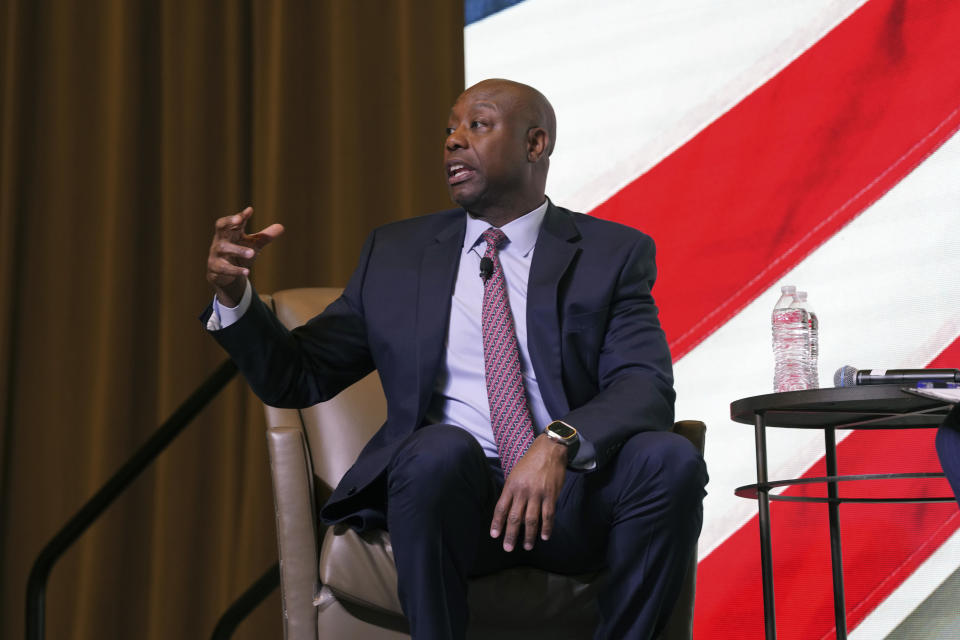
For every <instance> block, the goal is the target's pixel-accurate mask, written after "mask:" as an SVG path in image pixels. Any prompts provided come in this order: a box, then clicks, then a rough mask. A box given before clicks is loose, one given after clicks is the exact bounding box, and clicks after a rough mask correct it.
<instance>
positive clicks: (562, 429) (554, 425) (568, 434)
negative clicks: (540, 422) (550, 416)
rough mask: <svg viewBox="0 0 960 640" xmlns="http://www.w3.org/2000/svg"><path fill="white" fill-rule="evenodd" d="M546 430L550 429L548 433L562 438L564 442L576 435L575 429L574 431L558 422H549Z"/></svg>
mask: <svg viewBox="0 0 960 640" xmlns="http://www.w3.org/2000/svg"><path fill="white" fill-rule="evenodd" d="M547 428H548V429H550V431H552V432H554V433H555V434H557V435H558V436H560V437H561V438H563V439H564V440H566V439H567V438H572V437H573V436H574V435H575V434H576V433H577V430H576V429H574V428H573V427H571V426H570V425H568V424H565V423H563V422H559V421H558V422H551V423H550V426H549V427H547Z"/></svg>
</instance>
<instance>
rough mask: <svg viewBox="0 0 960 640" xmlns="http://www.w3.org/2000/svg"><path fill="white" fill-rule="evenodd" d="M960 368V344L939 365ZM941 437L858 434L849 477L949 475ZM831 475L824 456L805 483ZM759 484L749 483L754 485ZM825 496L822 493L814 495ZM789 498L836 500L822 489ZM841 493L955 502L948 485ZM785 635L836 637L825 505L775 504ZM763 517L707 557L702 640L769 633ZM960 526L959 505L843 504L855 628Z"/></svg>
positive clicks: (850, 446)
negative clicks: (939, 450)
mask: <svg viewBox="0 0 960 640" xmlns="http://www.w3.org/2000/svg"><path fill="white" fill-rule="evenodd" d="M958 365H960V338H958V339H956V340H954V342H953V343H952V344H951V345H950V346H949V347H947V349H945V350H944V351H943V352H942V353H941V354H940V355H939V356H937V358H936V359H935V360H934V361H933V362H931V363H930V364H929V365H928V366H930V367H957V366H958ZM935 434H936V431H935V430H934V429H903V430H891V431H855V432H853V433H852V434H850V436H849V437H847V438H846V439H844V440H843V441H842V442H841V443H840V444H839V445H838V446H837V466H838V471H839V473H841V474H843V475H847V474H851V475H853V474H862V473H898V472H918V471H939V470H940V463H939V461H938V460H937V454H936V449H935V447H934V437H935ZM825 475H826V465H825V463H824V460H823V458H821V459H820V460H819V461H818V462H817V463H816V464H815V465H813V467H812V468H811V469H810V470H809V471H807V473H805V474H804V475H803V477H805V478H810V477H818V476H825ZM748 481H749V480H747V479H744V484H746V483H747V482H748ZM815 491H819V493H814V492H815ZM785 493H786V494H787V495H826V493H825V489H824V488H823V487H822V486H818V487H817V488H814V489H810V488H806V487H794V488H791V489H789V490H787V491H786V492H785ZM841 495H843V496H846V497H857V496H874V497H877V496H895V495H901V496H949V495H951V493H950V487H949V485H948V484H947V482H946V481H945V480H940V479H938V480H899V481H889V480H884V481H880V480H875V481H871V482H860V483H847V484H845V485H844V486H842V487H841ZM770 523H771V533H772V548H773V576H774V586H775V592H776V605H777V606H776V615H777V637H778V638H781V639H782V640H791V639H797V640H809V639H810V638H833V637H835V631H836V630H835V628H834V620H833V586H832V581H831V574H830V540H829V529H828V523H827V509H826V506H825V505H822V504H794V503H773V504H772V505H771V515H770ZM758 526H759V525H758V522H757V518H756V517H754V518H752V519H751V520H750V522H748V523H747V524H745V525H744V526H743V527H741V528H740V529H738V530H737V532H736V533H734V534H733V535H732V536H730V537H729V538H727V539H726V540H725V541H724V542H723V543H722V544H721V545H720V546H719V547H717V548H716V549H714V551H713V552H712V553H711V554H710V555H709V556H707V557H706V558H704V559H703V560H702V561H701V562H700V565H699V568H698V572H697V607H696V617H695V622H694V636H695V637H697V638H759V637H761V636H762V634H763V593H762V588H761V578H760V535H759V528H758ZM958 526H960V513H958V511H957V504H956V503H954V502H950V503H937V504H849V505H841V510H840V531H841V536H842V546H843V567H844V583H845V584H844V587H845V590H844V591H845V596H846V597H845V602H846V606H847V625H848V626H849V627H850V628H851V629H852V628H854V627H855V626H856V625H858V624H859V623H860V622H862V621H863V619H864V617H866V615H867V614H868V613H870V612H871V611H872V610H873V609H874V608H875V607H876V606H877V605H878V604H879V603H880V602H882V601H883V599H884V598H886V597H887V596H888V595H890V593H892V592H893V590H894V589H896V588H897V587H898V586H899V585H900V584H901V583H902V582H903V580H904V579H906V578H907V577H908V576H909V575H910V574H911V573H913V571H914V570H915V569H916V568H917V567H918V566H919V565H920V564H921V563H922V562H923V561H924V560H926V559H927V558H929V557H930V554H931V553H933V552H934V551H935V550H936V549H937V548H938V547H939V546H940V545H941V544H943V542H944V541H945V540H946V539H947V538H948V537H949V536H950V535H951V534H952V533H953V532H954V531H956V529H957V528H958Z"/></svg>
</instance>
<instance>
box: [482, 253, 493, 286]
mask: <svg viewBox="0 0 960 640" xmlns="http://www.w3.org/2000/svg"><path fill="white" fill-rule="evenodd" d="M492 275H493V260H491V259H490V258H480V277H481V278H483V281H484V282H486V281H487V280H489V279H490V276H492Z"/></svg>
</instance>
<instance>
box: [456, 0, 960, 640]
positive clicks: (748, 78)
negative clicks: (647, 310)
mask: <svg viewBox="0 0 960 640" xmlns="http://www.w3.org/2000/svg"><path fill="white" fill-rule="evenodd" d="M466 9H467V26H466V27H465V34H464V38H465V64H466V80H467V85H468V86H469V85H470V84H473V83H474V82H476V81H478V80H481V79H483V78H488V77H505V78H510V79H514V80H518V81H521V82H526V83H529V84H531V85H533V86H535V87H537V88H538V89H540V90H541V91H542V92H543V93H544V94H545V95H546V96H547V97H548V98H549V99H550V100H551V102H552V103H553V105H554V107H555V109H556V111H557V119H558V134H557V147H556V151H555V153H554V155H553V157H552V161H551V169H550V178H549V180H548V184H547V193H548V195H549V196H550V197H551V198H552V199H553V200H554V202H556V203H558V204H560V205H563V206H566V207H568V208H571V209H574V210H580V211H584V212H589V213H591V214H592V215H595V216H597V217H601V218H606V219H610V220H616V221H619V222H623V223H625V224H628V225H630V226H634V227H636V228H638V229H641V230H643V231H645V232H647V233H649V234H650V235H651V236H653V238H654V239H655V240H656V242H657V262H658V267H659V278H658V281H657V284H656V287H655V288H654V295H655V296H656V298H657V302H658V304H659V306H660V314H661V321H662V323H663V326H664V329H665V331H666V333H667V338H668V340H669V342H670V346H671V350H672V352H673V358H674V368H675V371H674V372H675V377H676V388H677V394H678V397H677V418H678V419H686V418H695V419H700V420H703V421H704V422H706V423H707V428H708V434H707V452H706V458H707V465H708V468H709V472H710V477H711V481H710V484H709V485H708V487H707V489H708V491H709V495H708V497H707V499H706V501H705V503H704V509H705V514H704V527H703V533H702V535H701V538H700V550H699V557H700V565H699V573H698V584H697V605H696V622H695V636H696V637H697V638H700V639H707V638H759V637H762V635H763V604H762V597H761V582H760V553H759V536H758V528H757V516H756V513H757V505H756V502H753V501H748V500H745V499H742V498H738V497H735V496H734V495H733V490H734V488H735V487H737V486H740V485H744V484H748V483H750V482H753V481H755V478H756V466H755V458H754V441H753V430H752V428H751V427H749V426H746V425H740V424H736V423H733V422H731V420H730V418H729V404H730V402H731V401H733V400H736V399H738V398H743V397H747V396H753V395H759V394H764V393H770V392H771V391H772V377H773V356H772V351H771V346H770V312H771V311H772V309H773V306H774V303H775V302H776V300H777V298H778V297H779V288H780V286H781V285H783V284H795V285H797V286H798V288H799V289H803V290H807V291H809V295H810V301H811V302H812V304H813V306H814V308H815V310H816V311H817V314H818V316H819V318H820V325H821V330H820V334H821V338H820V382H821V386H830V385H832V377H833V371H834V370H835V369H837V368H838V367H840V366H842V365H845V364H851V365H854V366H856V367H858V368H919V367H925V366H944V367H960V339H958V338H960V240H958V233H957V231H958V226H960V225H958V223H960V134H958V133H957V129H958V125H960V2H957V1H956V0H722V1H717V0H592V1H591V2H584V1H581V0H514V1H511V0H486V1H484V0H466ZM844 436H845V437H844ZM933 436H934V432H933V430H912V431H883V432H876V431H874V432H852V433H849V434H848V433H846V432H844V433H843V434H841V435H840V437H841V438H842V440H841V442H840V444H839V446H838V459H839V472H840V473H841V474H857V473H871V472H872V473H876V472H897V471H937V470H939V465H938V462H937V459H936V453H935V451H934V447H933ZM768 448H769V456H770V477H771V478H792V477H799V476H820V475H825V472H824V469H823V467H824V464H823V435H822V433H821V432H819V431H812V432H808V431H805V430H787V429H771V430H769V431H768ZM790 491H793V490H790ZM842 491H844V492H845V493H846V495H866V494H869V495H894V494H904V493H909V494H916V495H945V494H947V493H948V492H949V488H948V487H947V485H946V483H945V482H942V481H930V480H927V481H919V480H918V481H900V482H899V483H898V484H896V485H893V484H891V483H886V484H876V483H874V484H867V483H860V484H858V485H856V486H850V487H847V486H845V487H843V488H842ZM771 522H772V525H773V557H774V576H775V582H776V596H777V623H778V634H779V637H781V638H787V639H789V638H797V639H803V640H808V639H811V638H830V637H834V635H835V629H834V621H833V620H834V618H833V608H832V607H833V600H832V598H833V595H832V590H831V580H830V551H829V538H828V533H827V512H826V507H825V506H823V505H818V504H813V505H800V504H796V503H774V504H773V505H772V510H771ZM958 525H960V513H958V509H957V505H956V504H955V503H943V504H932V505H931V504H926V505H843V506H842V507H841V527H842V534H843V560H844V569H845V581H846V606H847V618H848V624H849V626H850V628H851V629H852V633H851V634H850V637H851V638H864V639H876V638H884V637H901V636H896V633H902V629H903V626H904V621H905V620H908V619H909V618H910V616H911V615H914V614H915V612H916V611H917V610H918V608H919V607H920V606H921V605H922V604H923V603H924V602H925V601H926V602H931V601H933V600H931V598H933V596H935V595H936V591H937V589H938V587H939V586H940V585H941V584H942V583H943V582H944V580H946V579H948V578H949V577H950V576H952V575H953V574H955V573H956V572H958V567H960V533H957V528H958ZM957 575H958V576H960V573H957ZM953 606H954V607H956V603H953ZM948 615H949V616H955V615H956V614H955V612H954V611H951V612H948ZM897 629H899V630H900V631H897Z"/></svg>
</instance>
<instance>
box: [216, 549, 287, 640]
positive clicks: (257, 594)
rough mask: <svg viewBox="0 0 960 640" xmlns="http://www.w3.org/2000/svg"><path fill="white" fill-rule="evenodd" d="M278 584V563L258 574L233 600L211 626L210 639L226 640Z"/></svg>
mask: <svg viewBox="0 0 960 640" xmlns="http://www.w3.org/2000/svg"><path fill="white" fill-rule="evenodd" d="M278 586H280V563H279V562H278V563H277V564H275V565H273V566H272V567H270V568H269V569H267V572H266V573H264V574H263V575H262V576H260V577H259V578H258V579H257V581H256V582H254V583H253V584H252V585H250V587H249V588H248V589H247V590H246V591H244V592H243V593H242V594H241V595H240V597H239V598H237V599H236V600H234V601H233V604H232V605H230V606H229V607H228V608H227V610H226V611H224V612H223V615H222V616H220V620H219V621H218V622H217V626H216V627H214V628H213V634H212V635H211V636H210V640H227V639H228V638H230V637H231V636H233V632H234V631H235V630H236V629H237V625H238V624H240V623H241V622H242V621H243V619H244V618H246V617H247V615H248V614H249V613H250V612H251V611H253V610H254V609H256V608H257V605H258V604H260V603H261V602H263V601H264V600H265V599H266V598H267V596H269V595H270V594H271V593H273V590H274V589H276V588H277V587H278Z"/></svg>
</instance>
